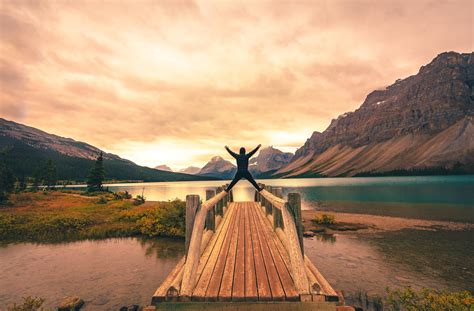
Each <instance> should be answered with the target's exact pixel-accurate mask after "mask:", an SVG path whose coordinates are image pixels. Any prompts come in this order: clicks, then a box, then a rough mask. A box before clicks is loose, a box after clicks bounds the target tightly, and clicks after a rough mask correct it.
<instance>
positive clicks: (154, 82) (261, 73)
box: [0, 0, 473, 168]
mask: <svg viewBox="0 0 474 311" xmlns="http://www.w3.org/2000/svg"><path fill="white" fill-rule="evenodd" d="M0 5H1V10H0V105H1V106H0V114H1V116H2V117H4V118H7V119H12V120H15V121H18V122H22V123H25V124H28V125H31V126H35V127H38V128H41V129H43V130H45V131H48V132H52V133H55V134H58V135H63V136H68V137H73V138H75V139H78V140H83V141H87V142H89V143H91V144H93V145H96V146H98V147H101V148H104V149H106V150H108V151H111V152H116V153H118V154H119V155H121V156H124V157H129V158H130V159H131V160H134V161H136V162H138V163H141V164H146V165H149V166H154V165H156V164H163V163H166V164H169V165H171V166H172V167H175V168H180V167H183V166H186V165H203V164H204V163H205V162H206V161H207V160H208V159H209V158H210V157H211V156H212V155H218V154H219V155H225V152H224V151H223V149H222V146H223V145H226V144H227V145H231V146H234V147H238V146H240V145H244V146H246V147H252V146H254V145H256V144H258V143H262V144H264V145H277V146H281V147H282V148H287V150H292V149H294V148H295V147H298V146H300V145H302V144H303V143H304V141H305V140H306V139H307V138H308V137H309V136H310V135H311V133H312V132H313V131H314V130H318V131H322V130H324V129H325V127H326V126H327V125H328V124H329V122H330V120H331V119H332V118H335V117H336V116H337V115H339V114H341V113H344V112H346V111H350V110H354V109H355V108H357V107H358V106H359V105H360V104H361V103H362V101H363V100H364V98H365V96H366V95H367V94H368V93H369V92H370V91H372V90H374V89H377V88H380V87H384V86H386V85H389V84H391V83H393V82H394V81H395V80H396V79H398V78H403V77H406V76H408V75H411V74H414V73H416V72H417V71H418V68H419V67H420V66H421V65H424V64H426V63H428V62H429V61H430V60H431V59H433V58H434V57H435V56H436V55H437V54H439V53H441V52H443V51H447V50H455V51H459V52H467V51H470V50H472V42H470V40H459V38H472V37H473V33H472V27H471V26H472V20H473V16H472V10H469V6H471V5H472V4H471V3H470V2H469V1H468V0H466V1H464V0H459V1H445V2H432V1H415V2H413V1H406V0H401V1H369V0H367V1H365V0H360V1H349V0H343V1H317V2H315V1H312V2H304V1H301V2H300V1H298V2H294V1H277V2H267V1H259V2H255V1H244V2H229V1H225V2H218V1H216V2H215V1H174V0H173V1H151V0H150V1H148V0H145V1H140V2H139V3H135V2H131V1H48V2H45V1H25V0H20V1H11V0H0ZM463 7H464V8H466V9H462V8H463ZM453 33H455V35H453ZM471 41H472V40H471ZM160 150H161V152H160Z"/></svg>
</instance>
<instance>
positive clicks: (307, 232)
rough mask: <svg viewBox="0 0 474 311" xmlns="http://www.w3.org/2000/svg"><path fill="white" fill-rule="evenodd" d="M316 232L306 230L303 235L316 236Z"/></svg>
mask: <svg viewBox="0 0 474 311" xmlns="http://www.w3.org/2000/svg"><path fill="white" fill-rule="evenodd" d="M314 234H315V233H314V232H313V231H305V232H303V236H304V237H313V236H314Z"/></svg>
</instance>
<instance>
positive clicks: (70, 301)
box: [58, 296, 84, 311]
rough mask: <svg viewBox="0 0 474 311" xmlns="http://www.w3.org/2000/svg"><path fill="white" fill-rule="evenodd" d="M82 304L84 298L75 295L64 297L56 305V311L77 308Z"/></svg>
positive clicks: (67, 310)
mask: <svg viewBox="0 0 474 311" xmlns="http://www.w3.org/2000/svg"><path fill="white" fill-rule="evenodd" d="M83 305H84V300H82V299H81V298H79V297H77V296H68V297H64V298H63V299H62V300H61V302H60V303H59V306H58V311H70V310H74V311H76V310H79V309H81V307H82V306H83Z"/></svg>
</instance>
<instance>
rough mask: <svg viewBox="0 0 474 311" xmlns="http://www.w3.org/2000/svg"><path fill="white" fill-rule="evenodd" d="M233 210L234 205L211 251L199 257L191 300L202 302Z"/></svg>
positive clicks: (227, 214) (233, 214) (225, 218)
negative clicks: (196, 277)
mask: <svg viewBox="0 0 474 311" xmlns="http://www.w3.org/2000/svg"><path fill="white" fill-rule="evenodd" d="M235 210H236V207H235V205H234V204H233V205H232V206H230V207H229V210H228V212H227V213H226V215H225V216H224V221H223V225H222V229H221V230H220V231H219V236H218V237H217V238H216V240H215V243H214V244H213V245H212V249H211V248H209V249H206V251H205V252H204V254H203V256H202V257H201V261H200V263H199V267H198V274H199V276H198V281H197V282H196V287H195V288H194V291H193V294H192V300H196V301H203V300H204V297H205V295H206V291H207V287H208V286H209V280H210V278H211V276H212V272H213V270H214V266H215V265H216V262H217V259H218V256H219V253H220V251H221V249H222V244H223V243H224V240H225V237H226V235H227V234H228V227H229V226H230V224H231V222H232V220H233V218H234V217H235ZM216 235H217V234H216Z"/></svg>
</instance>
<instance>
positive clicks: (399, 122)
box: [274, 52, 474, 177]
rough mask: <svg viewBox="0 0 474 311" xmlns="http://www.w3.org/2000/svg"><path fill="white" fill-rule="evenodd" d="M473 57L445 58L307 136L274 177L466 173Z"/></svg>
mask: <svg viewBox="0 0 474 311" xmlns="http://www.w3.org/2000/svg"><path fill="white" fill-rule="evenodd" d="M473 85H474V53H463V54H460V53H456V52H447V53H442V54H440V55H438V56H437V57H436V58H434V59H433V61H432V62H431V63H429V64H428V65H426V66H423V67H421V68H420V70H419V72H418V74H416V75H413V76H410V77H408V78H406V79H403V80H397V81H395V83H394V84H392V85H390V86H388V87H387V88H385V89H383V90H376V91H373V92H372V93H370V94H369V95H368V96H367V98H366V99H365V101H364V102H363V104H362V105H361V106H360V107H359V108H358V109H357V110H355V111H354V112H348V113H345V114H343V115H341V116H339V117H338V118H337V119H333V120H332V121H331V123H330V125H329V127H328V128H327V129H326V130H325V131H324V132H322V133H320V132H314V133H313V134H312V136H311V137H310V138H309V139H308V140H307V141H306V143H305V144H304V145H303V146H302V147H301V148H299V149H298V150H297V151H296V153H295V156H294V157H293V159H292V161H291V162H290V163H289V164H288V165H287V166H285V167H284V168H281V169H280V170H278V171H277V172H275V173H274V176H275V177H297V176H300V177H314V176H360V175H383V174H438V173H474V138H473V137H474V126H473V118H474V89H473Z"/></svg>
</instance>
